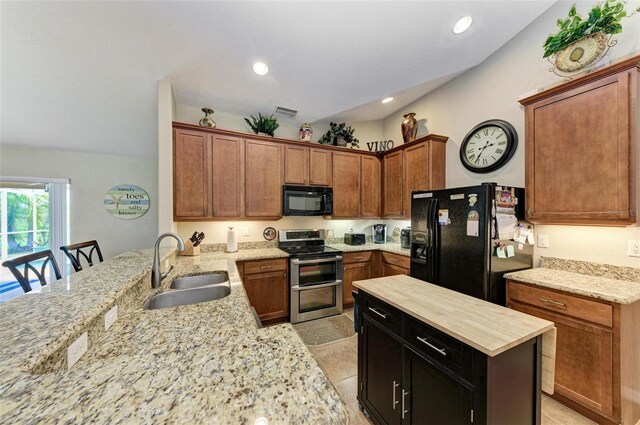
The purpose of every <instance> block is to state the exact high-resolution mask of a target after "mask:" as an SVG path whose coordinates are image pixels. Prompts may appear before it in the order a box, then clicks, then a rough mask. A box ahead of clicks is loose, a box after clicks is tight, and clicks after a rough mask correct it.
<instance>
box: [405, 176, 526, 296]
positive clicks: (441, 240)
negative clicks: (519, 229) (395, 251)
mask: <svg viewBox="0 0 640 425" xmlns="http://www.w3.org/2000/svg"><path fill="white" fill-rule="evenodd" d="M524 199H525V198H524V189H522V188H511V187H505V186H499V185H497V184H495V183H483V184H482V185H480V186H471V187H461V188H454V189H445V190H436V191H417V192H413V193H412V195H411V276H413V277H415V278H418V279H421V280H424V281H426V282H430V283H434V284H436V285H439V286H443V287H445V288H448V289H451V290H454V291H458V292H462V293H465V294H467V295H471V296H474V297H476V298H480V299H483V300H486V301H490V302H493V303H496V304H500V305H505V302H506V299H505V298H506V289H505V281H504V278H503V275H504V274H505V273H508V272H511V271H516V270H524V269H529V268H531V267H532V264H533V247H532V246H530V245H528V244H518V243H516V242H514V241H512V240H510V239H509V238H510V237H512V235H507V234H503V235H500V234H499V233H500V232H499V230H500V229H501V228H502V229H503V232H504V233H506V232H507V230H508V229H509V228H511V229H513V226H511V227H509V226H506V227H505V226H504V225H502V226H500V225H499V223H498V221H497V220H501V222H502V223H504V222H505V220H506V222H509V223H514V222H516V221H520V220H522V219H523V218H524V211H525V207H524ZM497 214H503V216H500V217H498V218H496V217H497ZM510 215H512V216H510ZM501 243H502V246H506V245H512V247H511V248H510V251H511V254H513V255H512V256H510V257H509V258H500V257H497V256H495V255H494V253H495V252H496V251H495V249H496V246H498V245H500V244H501Z"/></svg>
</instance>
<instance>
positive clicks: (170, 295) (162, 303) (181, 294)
mask: <svg viewBox="0 0 640 425" xmlns="http://www.w3.org/2000/svg"><path fill="white" fill-rule="evenodd" d="M230 293H231V287H230V286H229V285H215V286H203V287H201V288H194V289H183V290H177V291H167V292H163V293H161V294H157V295H154V296H153V297H151V298H150V299H149V301H148V302H147V304H145V306H144V309H145V310H156V309H158V308H170V307H177V306H179V305H189V304H198V303H204V302H207V301H214V300H219V299H220V298H224V297H226V296H228V295H229V294H230Z"/></svg>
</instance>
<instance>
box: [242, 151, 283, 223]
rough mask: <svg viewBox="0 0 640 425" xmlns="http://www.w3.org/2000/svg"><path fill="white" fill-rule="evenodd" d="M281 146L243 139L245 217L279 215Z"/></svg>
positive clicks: (280, 209) (281, 177) (280, 210)
mask: <svg viewBox="0 0 640 425" xmlns="http://www.w3.org/2000/svg"><path fill="white" fill-rule="evenodd" d="M282 163H283V161H282V145H279V144H276V143H271V142H263V141H257V140H247V141H246V146H245V181H246V184H245V215H246V216H247V217H273V218H276V217H281V216H282V181H283V175H282V168H283V167H282Z"/></svg>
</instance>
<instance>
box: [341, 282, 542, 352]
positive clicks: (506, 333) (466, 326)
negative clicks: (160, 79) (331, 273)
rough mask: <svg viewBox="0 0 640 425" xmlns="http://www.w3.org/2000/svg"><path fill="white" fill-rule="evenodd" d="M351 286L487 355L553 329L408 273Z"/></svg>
mask: <svg viewBox="0 0 640 425" xmlns="http://www.w3.org/2000/svg"><path fill="white" fill-rule="evenodd" d="M353 286H355V287H356V288H359V289H361V290H363V291H364V292H366V293H368V294H371V295H373V296H374V297H376V298H379V299H381V300H383V301H385V302H387V303H389V304H390V305H392V306H394V307H396V308H398V309H399V310H401V311H403V312H405V313H407V314H409V315H410V316H412V317H414V318H416V319H418V320H420V321H422V322H424V323H426V324H428V325H430V326H433V327H434V328H436V329H438V330H440V331H442V332H444V333H446V334H448V335H450V336H452V337H454V338H456V339H458V340H459V341H462V342H464V343H465V344H467V345H469V346H471V347H473V348H475V349H477V350H478V351H480V352H482V353H484V354H486V355H488V356H491V357H493V356H497V355H498V354H500V353H503V352H505V351H507V350H509V349H510V348H512V347H515V346H517V345H520V344H521V343H523V342H525V341H528V340H530V339H532V338H534V337H536V336H538V335H542V334H543V333H545V332H546V331H549V330H551V329H553V322H549V321H547V320H542V319H539V318H537V317H533V316H529V315H527V314H523V313H519V312H517V311H513V310H510V309H508V308H505V307H501V306H498V305H496V304H491V303H488V302H486V301H483V300H480V299H477V298H473V297H470V296H468V295H465V294H461V293H458V292H454V291H451V290H448V289H445V288H442V287H440V286H436V285H432V284H430V283H426V282H423V281H421V280H418V279H414V278H412V277H409V276H403V275H398V276H388V277H381V278H377V279H369V280H363V281H356V282H354V283H353Z"/></svg>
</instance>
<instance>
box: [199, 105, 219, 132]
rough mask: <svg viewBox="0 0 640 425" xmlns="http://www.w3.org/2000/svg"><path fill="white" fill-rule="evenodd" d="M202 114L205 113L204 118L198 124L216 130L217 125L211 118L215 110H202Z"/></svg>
mask: <svg viewBox="0 0 640 425" xmlns="http://www.w3.org/2000/svg"><path fill="white" fill-rule="evenodd" d="M202 112H204V118H202V119H201V120H200V122H199V123H198V124H200V126H202V127H209V128H216V123H215V122H214V121H213V120H212V119H211V117H210V116H209V115H211V114H213V109H211V108H202Z"/></svg>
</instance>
